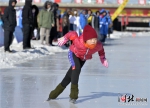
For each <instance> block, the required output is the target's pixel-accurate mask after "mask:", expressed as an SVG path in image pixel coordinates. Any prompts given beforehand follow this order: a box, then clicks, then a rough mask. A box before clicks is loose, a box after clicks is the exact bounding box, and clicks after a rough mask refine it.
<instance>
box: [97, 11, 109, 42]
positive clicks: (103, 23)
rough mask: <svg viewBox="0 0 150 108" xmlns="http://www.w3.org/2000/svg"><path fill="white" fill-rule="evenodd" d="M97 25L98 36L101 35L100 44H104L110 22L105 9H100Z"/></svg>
mask: <svg viewBox="0 0 150 108" xmlns="http://www.w3.org/2000/svg"><path fill="white" fill-rule="evenodd" d="M99 18H100V19H99V24H100V35H101V39H100V41H101V42H102V43H104V42H105V40H106V38H107V34H108V26H109V24H110V20H109V19H108V17H107V12H106V10H105V9H102V10H101V11H100V17H99Z"/></svg>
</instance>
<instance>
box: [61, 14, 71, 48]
mask: <svg viewBox="0 0 150 108" xmlns="http://www.w3.org/2000/svg"><path fill="white" fill-rule="evenodd" d="M69 30H70V22H69V18H68V16H67V15H66V14H65V15H63V20H62V35H63V36H64V35H65V34H67V33H68V32H69ZM69 45H70V42H67V43H66V44H65V46H66V47H69Z"/></svg>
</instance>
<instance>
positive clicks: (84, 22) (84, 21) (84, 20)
mask: <svg viewBox="0 0 150 108" xmlns="http://www.w3.org/2000/svg"><path fill="white" fill-rule="evenodd" d="M85 15H86V12H85V10H83V11H82V12H81V13H80V26H81V29H80V31H81V33H82V31H83V29H84V27H85V26H86V25H87V18H86V17H85Z"/></svg>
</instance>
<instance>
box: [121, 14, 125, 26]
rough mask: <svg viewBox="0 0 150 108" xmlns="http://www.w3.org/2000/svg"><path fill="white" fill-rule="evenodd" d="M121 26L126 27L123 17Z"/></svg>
mask: <svg viewBox="0 0 150 108" xmlns="http://www.w3.org/2000/svg"><path fill="white" fill-rule="evenodd" d="M121 25H122V26H124V25H125V22H124V16H122V19H121Z"/></svg>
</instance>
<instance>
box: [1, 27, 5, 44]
mask: <svg viewBox="0 0 150 108" xmlns="http://www.w3.org/2000/svg"><path fill="white" fill-rule="evenodd" d="M2 46H4V31H3V28H2V26H0V47H2Z"/></svg>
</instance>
